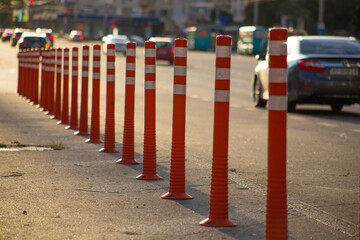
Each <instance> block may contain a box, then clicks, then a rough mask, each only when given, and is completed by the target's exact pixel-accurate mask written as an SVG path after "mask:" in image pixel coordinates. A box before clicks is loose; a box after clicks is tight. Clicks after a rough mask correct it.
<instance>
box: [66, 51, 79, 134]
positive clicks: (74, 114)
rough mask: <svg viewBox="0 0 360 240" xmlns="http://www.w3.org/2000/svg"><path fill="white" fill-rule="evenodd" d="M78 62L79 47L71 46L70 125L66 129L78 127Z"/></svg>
mask: <svg viewBox="0 0 360 240" xmlns="http://www.w3.org/2000/svg"><path fill="white" fill-rule="evenodd" d="M78 63H79V49H78V48H77V47H73V48H72V61H71V65H72V66H71V109H70V125H69V126H68V127H66V128H67V129H72V130H77V129H78Z"/></svg>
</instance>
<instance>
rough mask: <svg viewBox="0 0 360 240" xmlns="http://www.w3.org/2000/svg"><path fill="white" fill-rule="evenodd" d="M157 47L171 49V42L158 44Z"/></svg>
mask: <svg viewBox="0 0 360 240" xmlns="http://www.w3.org/2000/svg"><path fill="white" fill-rule="evenodd" d="M156 47H171V43H169V42H156Z"/></svg>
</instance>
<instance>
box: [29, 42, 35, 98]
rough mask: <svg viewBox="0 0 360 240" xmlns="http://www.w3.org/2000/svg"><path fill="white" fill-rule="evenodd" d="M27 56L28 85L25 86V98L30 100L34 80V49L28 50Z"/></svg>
mask: <svg viewBox="0 0 360 240" xmlns="http://www.w3.org/2000/svg"><path fill="white" fill-rule="evenodd" d="M28 54H29V58H28V74H27V78H28V87H27V99H28V101H29V102H31V101H32V93H33V81H34V64H33V60H34V49H33V48H32V49H30V50H29V53H28Z"/></svg>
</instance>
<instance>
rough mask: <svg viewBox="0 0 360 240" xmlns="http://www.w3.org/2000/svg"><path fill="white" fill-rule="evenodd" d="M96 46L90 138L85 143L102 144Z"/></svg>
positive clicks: (96, 52) (98, 50) (95, 48)
mask: <svg viewBox="0 0 360 240" xmlns="http://www.w3.org/2000/svg"><path fill="white" fill-rule="evenodd" d="M100 49H101V47H100V45H98V44H95V45H94V46H93V84H92V85H93V91H92V107H91V129H90V138H89V139H87V140H86V141H85V142H87V143H102V142H103V141H101V139H100V55H101V51H100Z"/></svg>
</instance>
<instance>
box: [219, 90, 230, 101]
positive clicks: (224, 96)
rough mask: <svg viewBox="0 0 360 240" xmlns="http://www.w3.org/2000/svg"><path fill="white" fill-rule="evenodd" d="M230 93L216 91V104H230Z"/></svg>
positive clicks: (227, 91)
mask: <svg viewBox="0 0 360 240" xmlns="http://www.w3.org/2000/svg"><path fill="white" fill-rule="evenodd" d="M229 100H230V91H229V90H215V102H229Z"/></svg>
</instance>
